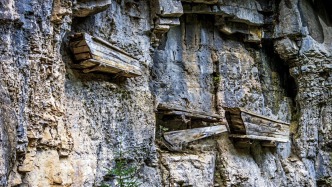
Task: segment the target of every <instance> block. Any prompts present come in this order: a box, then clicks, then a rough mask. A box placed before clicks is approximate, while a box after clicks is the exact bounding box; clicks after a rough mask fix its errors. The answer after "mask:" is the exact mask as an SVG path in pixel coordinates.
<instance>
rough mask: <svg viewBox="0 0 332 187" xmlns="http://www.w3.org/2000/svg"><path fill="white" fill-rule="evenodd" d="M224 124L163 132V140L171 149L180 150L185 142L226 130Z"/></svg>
mask: <svg viewBox="0 0 332 187" xmlns="http://www.w3.org/2000/svg"><path fill="white" fill-rule="evenodd" d="M227 131H228V130H227V127H226V126H225V125H218V126H211V127H202V128H194V129H186V130H179V131H171V132H165V133H164V134H163V137H164V140H165V141H167V143H169V144H170V145H171V148H172V149H173V150H177V151H180V150H182V146H183V145H184V144H186V143H189V142H193V141H195V140H199V139H202V138H206V137H210V136H213V135H217V134H221V133H223V132H227Z"/></svg>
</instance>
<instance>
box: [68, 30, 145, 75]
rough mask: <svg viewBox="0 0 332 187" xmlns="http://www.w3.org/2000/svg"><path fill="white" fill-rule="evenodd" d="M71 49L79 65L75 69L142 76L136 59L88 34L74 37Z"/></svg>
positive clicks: (78, 34)
mask: <svg viewBox="0 0 332 187" xmlns="http://www.w3.org/2000/svg"><path fill="white" fill-rule="evenodd" d="M70 48H71V50H72V51H73V53H74V56H75V59H76V60H77V61H79V64H77V65H74V66H72V67H74V68H80V69H84V70H83V72H85V73H88V72H94V71H99V72H106V73H113V74H114V73H120V74H121V76H125V77H136V76H140V75H142V73H141V70H140V68H139V67H138V66H136V64H137V65H138V61H137V59H136V58H134V57H133V56H131V55H130V54H128V53H127V52H125V51H123V50H122V49H120V48H118V47H115V46H113V45H112V44H110V43H109V42H107V41H105V40H103V39H101V38H98V37H94V36H90V35H89V34H86V33H77V34H75V35H74V36H72V38H71V41H70Z"/></svg>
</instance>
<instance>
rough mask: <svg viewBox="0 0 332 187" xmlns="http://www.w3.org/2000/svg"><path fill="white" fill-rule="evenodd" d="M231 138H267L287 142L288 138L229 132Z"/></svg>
mask: <svg viewBox="0 0 332 187" xmlns="http://www.w3.org/2000/svg"><path fill="white" fill-rule="evenodd" d="M229 137H231V138H242V139H253V140H267V141H276V142H284V143H286V142H289V139H288V138H274V137H267V136H256V135H238V134H230V135H229Z"/></svg>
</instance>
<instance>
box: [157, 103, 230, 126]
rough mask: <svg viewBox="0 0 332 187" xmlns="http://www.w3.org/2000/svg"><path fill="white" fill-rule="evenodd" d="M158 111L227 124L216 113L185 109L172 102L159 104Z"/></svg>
mask: <svg viewBox="0 0 332 187" xmlns="http://www.w3.org/2000/svg"><path fill="white" fill-rule="evenodd" d="M157 109H158V113H162V114H164V115H178V116H182V115H183V116H186V117H189V118H193V119H201V120H202V121H207V122H223V123H224V124H226V122H225V121H223V118H222V117H221V116H219V115H216V114H209V113H206V112H203V111H195V110H190V109H185V108H183V107H180V106H176V105H172V104H163V103H161V104H159V105H158V107H157Z"/></svg>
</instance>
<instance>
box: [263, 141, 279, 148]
mask: <svg viewBox="0 0 332 187" xmlns="http://www.w3.org/2000/svg"><path fill="white" fill-rule="evenodd" d="M261 145H262V146H263V147H277V145H278V143H277V142H275V141H263V142H262V143H261Z"/></svg>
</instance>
